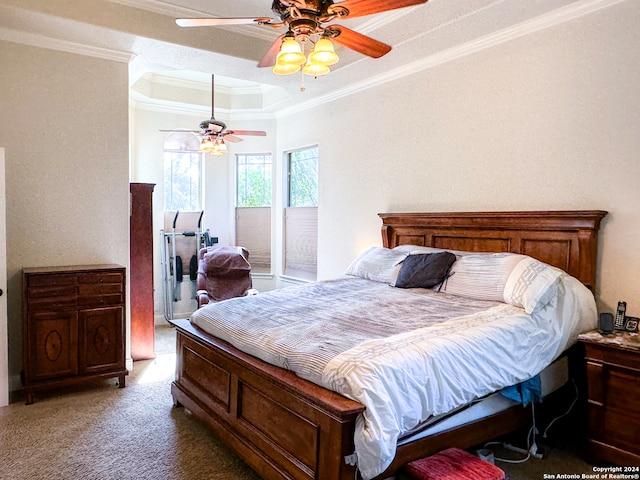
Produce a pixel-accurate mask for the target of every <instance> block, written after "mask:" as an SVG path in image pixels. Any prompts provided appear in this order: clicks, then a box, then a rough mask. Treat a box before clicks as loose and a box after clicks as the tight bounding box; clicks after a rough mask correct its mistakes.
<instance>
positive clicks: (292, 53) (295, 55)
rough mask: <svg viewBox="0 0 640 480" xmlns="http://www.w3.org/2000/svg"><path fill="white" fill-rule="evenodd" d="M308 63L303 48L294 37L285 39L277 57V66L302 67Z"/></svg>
mask: <svg viewBox="0 0 640 480" xmlns="http://www.w3.org/2000/svg"><path fill="white" fill-rule="evenodd" d="M306 61H307V57H305V55H304V53H302V47H300V44H299V43H298V42H297V40H296V39H295V38H294V37H285V39H284V40H283V42H282V46H281V47H280V53H278V56H277V57H276V64H280V65H298V66H300V65H302V64H303V63H304V62H306Z"/></svg>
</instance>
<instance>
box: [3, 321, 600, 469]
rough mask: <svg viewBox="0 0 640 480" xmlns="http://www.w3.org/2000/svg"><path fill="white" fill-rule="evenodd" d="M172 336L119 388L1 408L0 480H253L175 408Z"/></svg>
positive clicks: (563, 464)
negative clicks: (171, 387)
mask: <svg viewBox="0 0 640 480" xmlns="http://www.w3.org/2000/svg"><path fill="white" fill-rule="evenodd" d="M174 335H175V334H174V331H173V329H172V328H160V329H158V332H157V340H156V351H157V353H158V357H157V358H156V359H155V360H148V361H141V362H136V363H135V365H134V369H133V372H131V374H130V375H129V377H127V386H126V388H124V389H119V388H116V387H115V379H114V380H110V381H106V382H102V383H98V384H92V385H87V386H84V387H81V388H75V389H73V390H69V389H66V390H60V391H57V392H49V393H47V394H46V395H44V394H38V395H37V396H36V400H35V403H34V404H32V405H24V403H14V404H11V405H9V406H8V407H3V408H0V478H2V479H3V480H27V479H29V480H39V479H47V480H54V479H65V480H71V479H95V480H107V479H114V480H116V479H117V480H122V479H139V480H142V479H165V480H170V479H185V480H186V479H189V480H207V479H234V480H236V479H237V480H242V479H247V480H257V478H258V477H257V476H256V475H255V474H253V472H252V471H251V470H250V469H249V468H248V467H247V466H246V465H245V464H244V463H243V462H242V461H241V460H239V459H238V458H237V457H236V456H235V455H234V454H233V453H232V452H230V451H229V450H228V449H227V448H226V447H225V446H223V445H222V444H221V443H220V442H219V441H218V440H217V439H216V437H215V436H214V435H213V434H211V433H210V431H209V430H208V429H207V428H206V427H205V426H204V425H202V424H201V423H200V422H199V421H198V420H197V419H196V418H194V417H193V416H192V415H191V414H190V413H189V412H188V411H187V410H185V409H184V408H173V402H172V398H171V394H170V383H171V380H172V379H173V376H174V368H175V356H174V355H173V353H172V352H173V350H174V348H175V336H174ZM496 463H497V465H498V466H500V467H501V468H503V469H504V470H505V471H507V473H508V474H509V475H510V477H511V479H512V480H540V479H542V478H543V474H544V473H548V474H558V473H592V469H591V467H590V466H589V465H588V464H586V463H584V462H583V461H582V460H581V459H580V458H579V456H578V455H575V454H574V453H573V452H572V451H571V450H570V449H565V450H554V451H552V452H551V454H550V455H549V456H548V457H547V458H546V459H544V460H536V459H533V460H530V461H528V462H526V463H525V464H519V465H509V464H503V463H500V462H496Z"/></svg>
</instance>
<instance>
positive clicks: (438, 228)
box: [379, 210, 607, 291]
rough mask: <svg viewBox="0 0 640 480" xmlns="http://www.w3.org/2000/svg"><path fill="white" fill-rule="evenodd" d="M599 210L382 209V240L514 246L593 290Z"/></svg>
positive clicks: (499, 248)
mask: <svg viewBox="0 0 640 480" xmlns="http://www.w3.org/2000/svg"><path fill="white" fill-rule="evenodd" d="M606 214H607V212H604V211H601V210H580V211H548V212H453V213H380V214H379V215H380V218H382V243H383V245H384V246H385V247H387V248H393V247H396V246H398V245H403V244H410V245H424V246H427V247H435V248H443V249H449V250H464V251H472V252H512V253H521V254H524V255H529V256H531V257H533V258H537V259H538V260H540V261H542V262H545V263H548V264H549V265H553V266H555V267H558V268H561V269H562V270H564V271H566V272H567V273H569V274H570V275H572V276H574V277H576V278H577V279H578V280H580V281H581V282H582V283H584V284H585V285H586V286H587V287H588V288H589V289H590V290H591V291H595V283H596V257H597V247H598V228H599V227H600V220H602V218H603V217H604V216H605V215H606Z"/></svg>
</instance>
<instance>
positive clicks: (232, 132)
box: [227, 130, 267, 137]
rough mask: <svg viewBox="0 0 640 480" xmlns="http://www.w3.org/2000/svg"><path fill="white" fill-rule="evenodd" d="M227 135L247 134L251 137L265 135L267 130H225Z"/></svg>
mask: <svg viewBox="0 0 640 480" xmlns="http://www.w3.org/2000/svg"><path fill="white" fill-rule="evenodd" d="M227 132H228V133H227V135H249V136H253V137H266V136H267V132H263V131H262V130H227Z"/></svg>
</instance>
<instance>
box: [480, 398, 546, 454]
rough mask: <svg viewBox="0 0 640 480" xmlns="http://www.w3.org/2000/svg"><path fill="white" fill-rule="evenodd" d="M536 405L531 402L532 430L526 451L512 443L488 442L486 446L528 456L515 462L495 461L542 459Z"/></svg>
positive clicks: (528, 435) (528, 437)
mask: <svg viewBox="0 0 640 480" xmlns="http://www.w3.org/2000/svg"><path fill="white" fill-rule="evenodd" d="M534 403H535V402H531V419H532V425H531V428H530V429H529V432H528V433H527V448H526V450H525V449H524V448H519V447H516V446H514V445H511V444H510V443H504V442H488V443H485V445H484V446H485V447H487V446H489V445H500V446H501V447H503V448H506V449H507V450H511V451H512V452H518V453H522V454H524V455H526V456H525V457H524V458H520V459H515V460H511V459H509V458H500V457H494V458H495V460H497V461H499V462H505V463H524V462H527V461H529V459H530V458H531V457H532V456H533V457H535V458H538V459H541V458H542V454H540V453H538V446H537V445H536V433H538V430H537V429H536V412H535V407H534ZM532 434H533V439H532V438H531V437H532Z"/></svg>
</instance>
